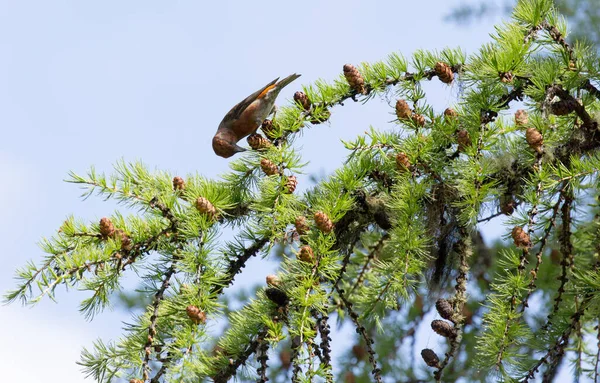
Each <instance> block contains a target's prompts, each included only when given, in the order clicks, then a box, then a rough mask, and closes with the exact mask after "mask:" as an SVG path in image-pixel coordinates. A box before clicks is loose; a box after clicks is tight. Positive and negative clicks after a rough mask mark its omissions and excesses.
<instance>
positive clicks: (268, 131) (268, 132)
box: [260, 120, 277, 140]
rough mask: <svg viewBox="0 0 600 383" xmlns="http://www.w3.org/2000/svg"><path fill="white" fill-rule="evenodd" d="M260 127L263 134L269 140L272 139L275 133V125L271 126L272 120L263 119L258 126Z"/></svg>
mask: <svg viewBox="0 0 600 383" xmlns="http://www.w3.org/2000/svg"><path fill="white" fill-rule="evenodd" d="M260 129H261V130H262V131H263V133H264V134H265V136H267V137H268V138H269V139H271V140H272V139H274V138H275V136H276V135H277V132H276V131H275V127H274V126H273V121H271V120H264V121H263V122H262V125H261V126H260Z"/></svg>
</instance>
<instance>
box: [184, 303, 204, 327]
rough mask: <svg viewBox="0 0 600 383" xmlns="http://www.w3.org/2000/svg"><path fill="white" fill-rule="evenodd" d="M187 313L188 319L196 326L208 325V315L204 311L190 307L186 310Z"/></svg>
mask: <svg viewBox="0 0 600 383" xmlns="http://www.w3.org/2000/svg"><path fill="white" fill-rule="evenodd" d="M185 311H186V312H187V315H188V317H189V318H190V319H191V320H192V322H194V323H195V324H200V323H202V324H204V323H206V314H205V313H204V311H202V310H200V309H199V308H198V307H196V306H194V305H189V306H188V307H186V308H185Z"/></svg>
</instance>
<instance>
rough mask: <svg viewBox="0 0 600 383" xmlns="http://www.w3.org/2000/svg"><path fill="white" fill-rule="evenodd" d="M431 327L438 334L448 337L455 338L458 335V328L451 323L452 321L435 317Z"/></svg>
mask: <svg viewBox="0 0 600 383" xmlns="http://www.w3.org/2000/svg"><path fill="white" fill-rule="evenodd" d="M431 328H432V329H433V331H435V332H436V333H437V334H438V335H441V336H443V337H446V338H454V337H456V335H457V333H456V329H455V328H454V327H452V326H451V325H450V323H448V322H445V321H443V320H440V319H435V320H433V321H432V322H431Z"/></svg>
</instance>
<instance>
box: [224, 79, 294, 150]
mask: <svg viewBox="0 0 600 383" xmlns="http://www.w3.org/2000/svg"><path fill="white" fill-rule="evenodd" d="M298 77H300V75H299V74H295V73H294V74H292V75H289V76H287V77H286V78H284V79H283V80H281V81H279V82H278V80H279V78H276V79H275V80H273V81H271V82H270V83H268V84H267V85H265V86H264V87H262V88H261V89H259V90H257V91H256V92H254V93H252V94H251V95H250V96H248V97H246V98H245V99H244V100H243V101H242V102H240V103H239V104H237V105H236V106H234V107H233V108H232V109H231V110H230V111H229V112H228V113H227V114H226V115H225V117H224V118H223V121H221V123H220V124H219V128H218V129H217V133H216V134H215V136H214V137H213V141H212V147H213V150H214V151H215V153H216V154H217V155H218V156H221V157H224V158H229V157H231V156H233V155H234V154H235V153H239V152H243V151H245V150H246V149H244V148H242V147H240V146H238V144H237V143H238V141H239V140H241V139H242V138H244V137H246V136H248V135H250V134H252V133H254V132H256V130H257V129H258V127H259V126H260V125H261V124H262V122H263V121H264V120H265V119H266V118H267V116H269V115H270V114H271V113H272V112H273V110H274V109H275V99H276V98H277V96H278V95H279V92H281V89H283V87H285V86H286V85H288V84H289V83H291V82H292V81H294V80H295V79H297V78H298Z"/></svg>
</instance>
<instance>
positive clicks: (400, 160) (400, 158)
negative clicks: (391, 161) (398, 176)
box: [396, 152, 411, 170]
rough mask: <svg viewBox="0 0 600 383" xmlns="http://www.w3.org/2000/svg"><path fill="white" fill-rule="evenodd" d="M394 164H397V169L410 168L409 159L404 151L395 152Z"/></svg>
mask: <svg viewBox="0 0 600 383" xmlns="http://www.w3.org/2000/svg"><path fill="white" fill-rule="evenodd" d="M396 165H397V166H398V169H400V170H408V169H410V165H411V163H410V160H409V159H408V156H407V155H406V153H404V152H400V153H398V154H396Z"/></svg>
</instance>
